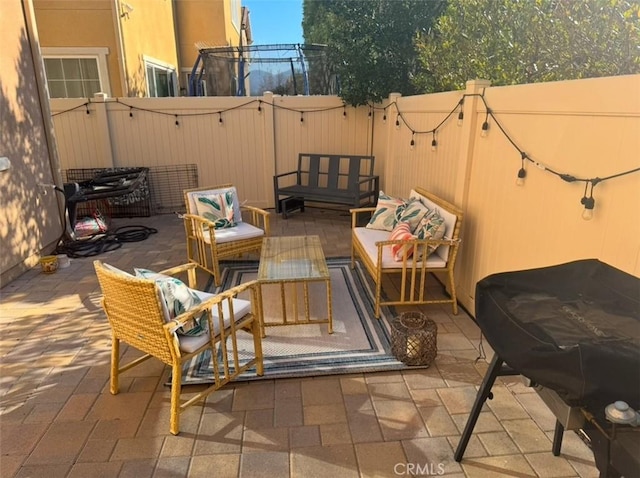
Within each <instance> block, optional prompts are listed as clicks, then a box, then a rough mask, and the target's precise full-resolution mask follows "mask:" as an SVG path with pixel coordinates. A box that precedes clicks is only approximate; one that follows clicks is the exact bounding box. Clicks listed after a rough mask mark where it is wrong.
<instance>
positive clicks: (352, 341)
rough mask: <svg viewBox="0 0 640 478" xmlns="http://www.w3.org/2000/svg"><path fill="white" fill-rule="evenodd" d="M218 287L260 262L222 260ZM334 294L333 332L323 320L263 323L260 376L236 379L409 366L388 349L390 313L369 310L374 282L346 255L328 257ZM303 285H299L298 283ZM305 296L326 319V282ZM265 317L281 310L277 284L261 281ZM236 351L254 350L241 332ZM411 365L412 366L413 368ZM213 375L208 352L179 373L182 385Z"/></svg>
mask: <svg viewBox="0 0 640 478" xmlns="http://www.w3.org/2000/svg"><path fill="white" fill-rule="evenodd" d="M225 265H226V266H227V267H225V269H224V272H223V283H222V286H221V290H226V289H228V288H230V287H233V286H235V285H238V284H240V283H243V282H247V281H250V280H253V279H255V277H256V275H257V269H258V263H257V262H255V261H251V262H248V261H247V262H239V261H238V262H231V261H228V262H226V263H225ZM327 265H328V267H329V272H330V275H331V288H332V296H333V300H332V303H333V330H334V332H333V334H329V333H328V331H327V324H302V325H300V324H297V325H287V326H275V327H267V328H266V334H267V336H266V337H265V338H263V339H262V348H263V354H264V375H263V376H262V377H258V376H257V375H256V374H255V371H254V370H250V371H248V372H247V373H245V374H243V375H242V376H241V377H239V378H237V379H236V380H256V379H274V378H285V377H309V376H319V375H332V374H345V373H360V372H377V371H387V370H400V369H405V368H409V367H408V366H407V365H405V364H403V363H402V362H400V361H398V360H396V359H395V358H394V357H393V355H392V354H391V329H390V325H389V320H390V319H392V318H393V317H394V312H393V310H391V309H390V308H388V307H383V308H382V314H381V318H380V319H376V318H375V317H374V315H373V299H372V297H373V291H372V286H373V283H372V282H371V281H370V279H369V278H368V277H366V272H365V271H363V270H362V269H361V266H360V264H358V263H357V265H356V269H355V270H352V269H351V268H350V259H348V258H344V259H343V258H340V259H328V260H327ZM299 287H301V286H299ZM309 290H310V293H309V296H310V304H311V307H310V308H311V315H312V317H314V316H315V317H317V318H325V317H326V313H327V311H326V309H327V299H326V287H325V285H324V283H310V284H309ZM287 293H288V295H287V304H288V307H289V308H290V309H291V310H290V311H289V313H291V311H292V308H293V305H292V303H293V300H291V297H293V296H292V293H291V291H289V290H288V291H287ZM297 297H298V302H299V306H298V309H299V310H303V303H302V298H303V293H302V289H301V288H300V290H299V292H298V294H297ZM263 302H264V313H265V322H266V323H268V322H269V320H270V317H271V318H273V317H276V316H278V315H279V314H281V298H280V287H279V286H278V285H268V286H263ZM238 343H239V350H240V351H241V352H240V355H241V357H242V353H243V351H245V352H246V353H247V357H250V355H249V354H252V351H253V341H252V338H251V336H250V335H249V334H244V333H241V334H239V341H238ZM412 368H415V367H412ZM212 376H213V373H212V368H211V360H210V357H209V353H208V352H206V353H204V354H201V355H200V356H198V357H196V358H194V359H193V360H192V361H191V362H190V363H189V364H187V366H185V370H184V372H183V383H184V384H200V383H207V382H210V381H211V378H212Z"/></svg>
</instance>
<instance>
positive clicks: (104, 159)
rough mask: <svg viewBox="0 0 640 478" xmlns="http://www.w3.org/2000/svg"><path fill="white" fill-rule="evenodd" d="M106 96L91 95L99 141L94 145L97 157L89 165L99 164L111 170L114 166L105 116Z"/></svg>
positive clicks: (101, 94)
mask: <svg viewBox="0 0 640 478" xmlns="http://www.w3.org/2000/svg"><path fill="white" fill-rule="evenodd" d="M107 98H108V97H107V94H106V93H96V94H94V95H93V99H92V100H91V104H92V105H93V107H94V109H95V115H96V119H97V121H98V128H97V129H98V132H99V135H100V137H99V139H98V144H97V145H96V151H97V152H98V157H97V158H95V161H89V163H93V164H99V165H100V166H101V167H103V168H113V167H115V166H116V164H115V163H116V161H115V158H114V157H113V147H112V145H111V130H110V128H109V116H108V114H107Z"/></svg>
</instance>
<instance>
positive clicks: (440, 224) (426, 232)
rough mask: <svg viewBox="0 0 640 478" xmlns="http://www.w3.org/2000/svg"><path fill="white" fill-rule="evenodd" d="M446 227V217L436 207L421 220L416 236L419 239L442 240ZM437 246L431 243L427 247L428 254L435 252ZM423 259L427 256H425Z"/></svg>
mask: <svg viewBox="0 0 640 478" xmlns="http://www.w3.org/2000/svg"><path fill="white" fill-rule="evenodd" d="M446 228H447V226H446V225H445V223H444V218H443V217H442V216H441V215H440V214H439V213H438V210H437V209H434V210H433V211H431V212H429V213H428V214H426V215H425V216H424V217H423V218H422V219H421V220H420V223H419V224H418V227H417V228H416V231H415V236H416V237H417V238H418V239H434V240H440V239H442V238H443V237H444V233H445V232H446ZM437 248H438V246H437V245H429V247H428V248H427V255H431V254H433V252H434V251H435V250H436V249H437ZM422 259H425V258H424V257H423V258H422Z"/></svg>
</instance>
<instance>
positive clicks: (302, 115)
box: [300, 111, 304, 124]
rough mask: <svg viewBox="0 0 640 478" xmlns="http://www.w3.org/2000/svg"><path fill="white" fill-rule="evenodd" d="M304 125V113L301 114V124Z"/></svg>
mask: <svg viewBox="0 0 640 478" xmlns="http://www.w3.org/2000/svg"><path fill="white" fill-rule="evenodd" d="M302 123H304V111H301V112H300V124H302Z"/></svg>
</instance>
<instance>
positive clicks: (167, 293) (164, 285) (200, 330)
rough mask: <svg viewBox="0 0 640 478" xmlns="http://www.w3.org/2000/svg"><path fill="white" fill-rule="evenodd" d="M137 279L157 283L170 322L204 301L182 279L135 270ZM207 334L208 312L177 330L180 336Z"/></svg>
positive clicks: (144, 270) (145, 270)
mask: <svg viewBox="0 0 640 478" xmlns="http://www.w3.org/2000/svg"><path fill="white" fill-rule="evenodd" d="M134 271H135V273H136V277H139V278H141V279H150V280H153V281H155V282H156V284H157V285H158V287H160V290H161V291H162V298H163V299H164V303H165V305H166V306H167V311H168V312H169V320H173V319H175V318H176V317H177V316H179V315H180V314H184V313H185V312H188V311H189V310H190V309H191V308H193V307H196V306H197V305H199V304H200V303H202V301H201V300H200V297H198V295H197V294H196V293H195V292H194V291H193V290H191V289H190V288H189V287H187V285H186V284H185V283H184V282H182V281H181V280H180V279H176V278H175V277H171V276H168V275H165V274H160V273H159V272H154V271H150V270H148V269H138V268H136V269H134ZM206 332H207V319H206V312H203V313H202V314H200V315H199V316H196V317H194V318H193V319H192V320H190V321H189V322H187V323H186V324H184V325H183V326H182V327H180V328H179V329H177V330H176V333H177V334H178V335H187V336H191V337H193V336H197V335H202V334H204V333H206Z"/></svg>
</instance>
